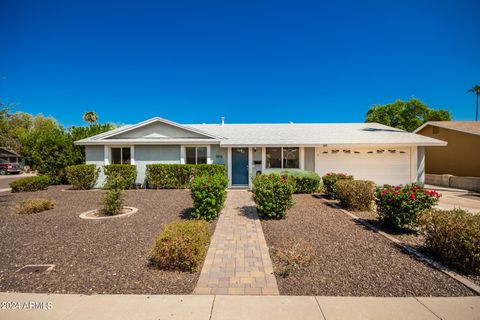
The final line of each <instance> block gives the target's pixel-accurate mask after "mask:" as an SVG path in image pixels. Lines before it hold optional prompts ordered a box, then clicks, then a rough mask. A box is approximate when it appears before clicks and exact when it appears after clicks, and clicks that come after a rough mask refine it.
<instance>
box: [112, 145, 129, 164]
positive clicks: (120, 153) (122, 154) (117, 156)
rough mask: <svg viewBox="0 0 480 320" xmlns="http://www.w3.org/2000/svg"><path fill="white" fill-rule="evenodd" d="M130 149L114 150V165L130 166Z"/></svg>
mask: <svg viewBox="0 0 480 320" xmlns="http://www.w3.org/2000/svg"><path fill="white" fill-rule="evenodd" d="M130 161H131V158H130V147H127V148H112V164H130Z"/></svg>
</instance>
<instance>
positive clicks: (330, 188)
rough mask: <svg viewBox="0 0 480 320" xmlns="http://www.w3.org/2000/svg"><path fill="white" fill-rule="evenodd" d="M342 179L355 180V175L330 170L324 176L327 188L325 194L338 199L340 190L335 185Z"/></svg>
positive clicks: (324, 184)
mask: <svg viewBox="0 0 480 320" xmlns="http://www.w3.org/2000/svg"><path fill="white" fill-rule="evenodd" d="M340 180H353V176H351V175H348V174H345V173H333V172H329V173H327V174H326V175H324V176H323V177H322V182H323V186H324V188H325V194H326V196H327V197H328V198H330V199H337V198H338V192H337V186H336V185H335V184H336V183H337V181H340Z"/></svg>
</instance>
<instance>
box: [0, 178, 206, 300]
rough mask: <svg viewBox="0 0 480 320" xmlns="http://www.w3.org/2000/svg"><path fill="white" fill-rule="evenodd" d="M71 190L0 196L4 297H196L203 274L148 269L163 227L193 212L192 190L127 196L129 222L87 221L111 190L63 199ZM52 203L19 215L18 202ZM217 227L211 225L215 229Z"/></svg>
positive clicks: (132, 192) (0, 284)
mask: <svg viewBox="0 0 480 320" xmlns="http://www.w3.org/2000/svg"><path fill="white" fill-rule="evenodd" d="M62 188H65V186H53V187H49V189H48V190H44V191H39V192H31V193H30V192H29V193H18V194H11V193H2V194H0V236H1V239H2V241H1V242H0V252H1V253H2V254H1V256H0V291H3V292H6V291H16V292H36V293H77V294H94V293H111V294H114V293H122V294H190V293H192V292H193V289H194V287H195V284H196V283H197V279H198V276H199V272H198V273H193V274H190V273H184V272H168V271H161V270H158V269H155V268H152V267H150V266H149V265H148V260H147V258H148V253H149V250H150V247H151V245H152V244H153V242H154V240H155V237H156V236H157V235H158V233H159V232H160V231H161V228H162V224H164V223H168V222H171V221H173V220H178V219H182V218H185V217H187V216H188V215H189V212H190V210H191V207H192V205H193V203H192V200H191V198H190V194H189V191H188V190H138V191H137V190H129V191H126V195H127V197H126V205H128V206H134V207H136V208H138V209H139V210H138V212H137V213H136V214H134V215H131V216H130V217H128V218H124V219H111V220H83V219H79V217H78V216H79V214H80V213H82V212H85V211H88V210H94V209H96V208H98V207H99V206H100V202H101V198H102V195H103V194H104V193H105V191H99V192H89V191H71V192H70V191H69V192H61V191H60V190H61V189H62ZM35 197H37V198H38V197H41V198H44V197H46V198H51V199H53V200H54V201H55V203H56V206H55V209H53V210H49V211H47V212H45V213H44V214H41V215H30V216H19V215H15V214H13V213H12V212H11V211H10V207H11V206H12V205H13V204H14V203H15V202H17V201H19V200H23V199H27V198H35ZM212 228H213V224H212ZM28 264H55V268H54V269H53V270H52V271H50V272H49V273H43V274H19V273H15V271H16V270H18V269H19V268H20V267H22V266H24V265H28Z"/></svg>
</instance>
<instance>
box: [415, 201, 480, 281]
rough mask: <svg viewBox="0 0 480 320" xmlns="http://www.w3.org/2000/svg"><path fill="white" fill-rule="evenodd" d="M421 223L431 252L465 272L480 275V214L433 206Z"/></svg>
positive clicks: (421, 216)
mask: <svg viewBox="0 0 480 320" xmlns="http://www.w3.org/2000/svg"><path fill="white" fill-rule="evenodd" d="M418 222H419V225H420V228H421V230H422V231H423V233H424V235H425V245H426V248H427V250H428V251H429V252H431V253H432V254H433V255H435V256H437V257H438V258H440V260H442V261H443V262H445V263H447V264H450V265H454V266H457V267H459V268H460V269H462V270H463V271H466V272H470V273H474V274H480V215H474V214H471V213H469V212H467V211H464V210H460V209H454V210H449V211H444V210H438V209H433V210H428V211H425V212H424V213H422V214H421V215H420V217H419V221H418Z"/></svg>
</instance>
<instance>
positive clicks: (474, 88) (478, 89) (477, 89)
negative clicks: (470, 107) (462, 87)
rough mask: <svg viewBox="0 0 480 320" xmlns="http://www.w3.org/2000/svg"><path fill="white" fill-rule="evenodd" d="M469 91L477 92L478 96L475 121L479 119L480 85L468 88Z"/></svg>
mask: <svg viewBox="0 0 480 320" xmlns="http://www.w3.org/2000/svg"><path fill="white" fill-rule="evenodd" d="M467 92H472V93H475V95H476V96H477V108H476V109H475V110H476V111H475V121H478V96H480V85H478V84H477V85H475V86H473V87H472V88H471V89H470V90H468V91H467Z"/></svg>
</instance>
